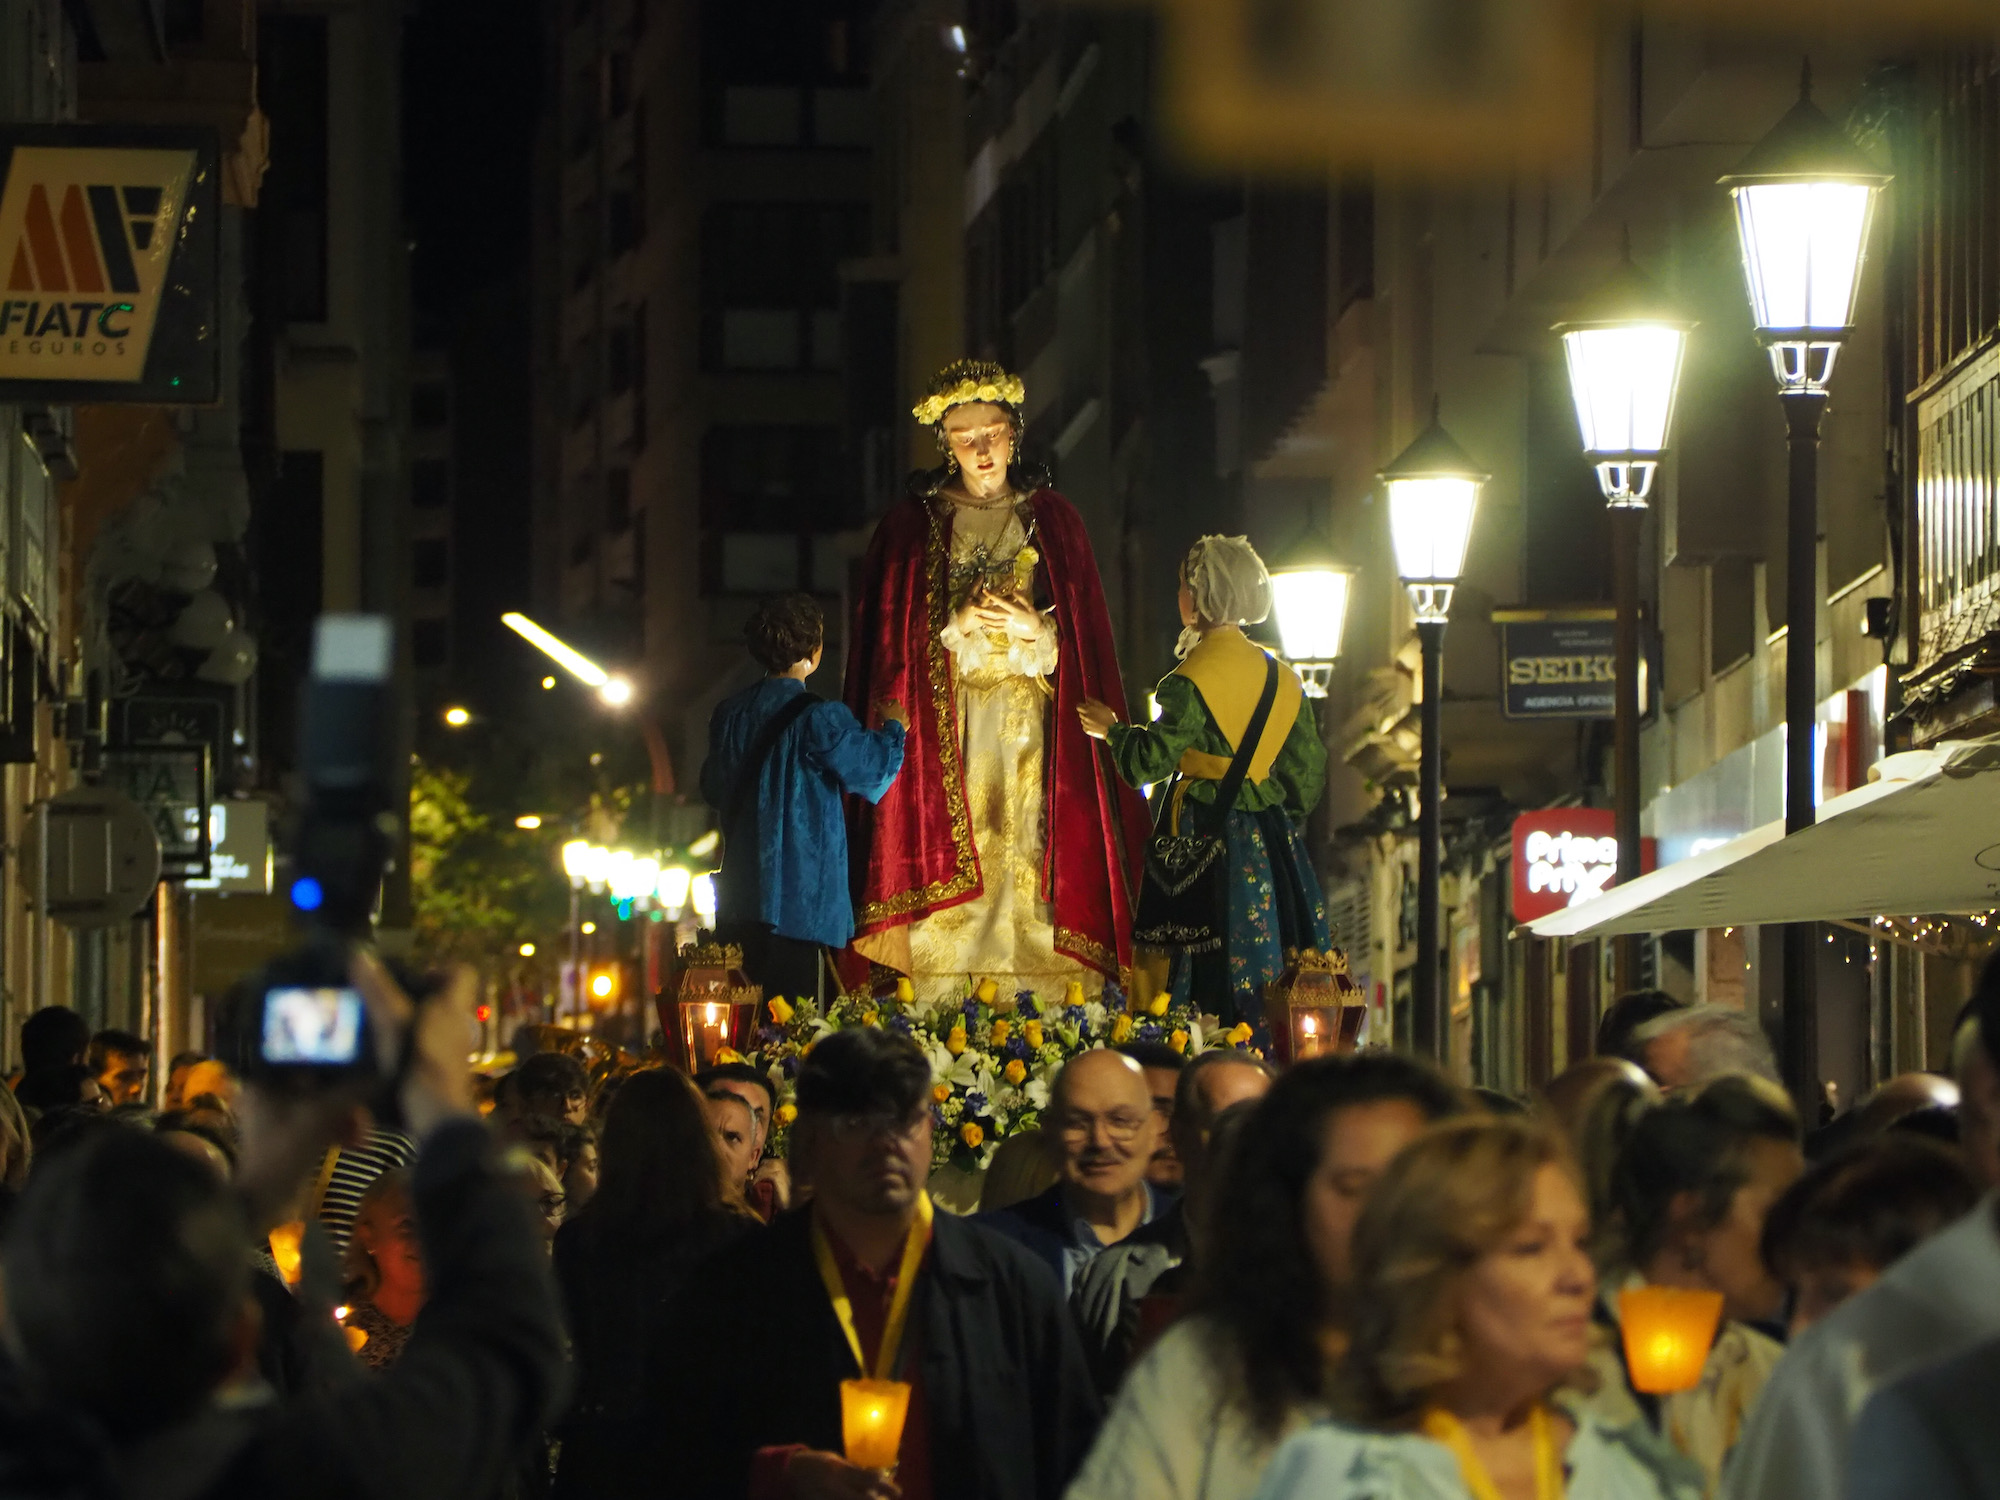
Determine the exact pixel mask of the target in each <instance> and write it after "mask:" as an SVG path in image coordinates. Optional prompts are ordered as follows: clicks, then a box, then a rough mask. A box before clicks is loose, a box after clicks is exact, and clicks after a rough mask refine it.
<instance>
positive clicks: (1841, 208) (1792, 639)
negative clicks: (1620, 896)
mask: <svg viewBox="0 0 2000 1500" xmlns="http://www.w3.org/2000/svg"><path fill="white" fill-rule="evenodd" d="M1888 181H1889V178H1888V175H1887V174H1886V173H1883V172H1880V171H1878V170H1876V168H1875V165H1874V164H1873V163H1872V162H1870V161H1869V160H1868V158H1867V157H1865V156H1863V155H1862V154H1861V152H1860V151H1859V150H1858V149H1856V147H1855V146H1854V145H1853V143H1852V142H1850V141H1849V140H1848V139H1847V137H1846V136H1845V135H1843V134H1842V133H1841V131H1840V130H1839V128H1838V127H1836V126H1835V125H1834V123H1833V121H1831V120H1829V119H1828V118H1827V117H1826V115H1825V114H1824V113H1823V112H1821V110H1820V109H1819V108H1818V107H1817V106H1816V105H1815V104H1814V103H1813V102H1812V72H1811V68H1810V66H1808V67H1807V69H1806V70H1805V72H1804V75H1803V76H1802V77H1801V79H1800V83H1799V102H1798V103H1797V104H1795V105H1793V106H1792V109H1791V112H1790V113H1789V114H1787V115H1786V116H1785V117H1784V119H1782V120H1780V121H1779V122H1778V124H1777V125H1776V126H1775V127H1774V128H1773V129H1772V131H1771V133H1770V134H1769V135H1767V136H1765V137H1764V139H1763V140H1762V141H1760V142H1759V143H1758V144H1757V145H1756V146H1754V147H1752V148H1751V151H1750V154H1749V155H1748V156H1747V157H1745V158H1744V159H1743V161H1742V163H1741V164H1740V165H1739V166H1738V167H1737V168H1736V170H1735V171H1734V172H1731V173H1730V174H1729V175H1728V176H1726V177H1724V178H1723V179H1722V185H1723V186H1724V187H1726V188H1728V189H1729V192H1730V196H1731V197H1733V198H1734V199H1735V201H1736V230H1737V235H1738V237H1739V239H1740V240H1741V242H1742V247H1743V270H1744V274H1745V276H1746V278H1747V279H1748V282H1749V290H1750V307H1751V311H1752V314H1753V315H1754V316H1755V318H1756V320H1757V337H1758V339H1759V340H1760V341H1761V342H1762V343H1763V344H1764V345H1765V346H1766V348H1768V349H1769V350H1770V354H1771V370H1772V373H1773V374H1774V375H1775V376H1776V377H1777V381H1778V395H1779V398H1780V400H1781V402H1782V403H1783V406H1784V410H1785V428H1786V431H1787V433H1788V434H1789V449H1790V484H1789V491H1790V495H1789V501H1788V504H1787V510H1786V531H1785V535H1786V546H1785V832H1786V833H1788V834H1789V833H1796V832H1797V831H1798V830H1799V829H1801V828H1810V827H1811V826H1812V823H1813V819H1814V816H1815V813H1814V809H1815V805H1816V803H1817V802H1818V796H1817V793H1818V790H1819V788H1818V787H1817V786H1816V785H1815V784H1814V781H1815V777H1814V774H1813V741H1814V730H1815V720H1816V718H1817V710H1818V703H1819V682H1818V673H1817V670H1816V669H1817V666H1818V657H1819V651H1818V643H1819V628H1818V626H1819V578H1818V574H1819V434H1820V424H1821V422H1822V420H1823V419H1824V418H1825V416H1826V406H1827V396H1828V386H1829V382H1830V381H1831V379H1832V377H1833V366H1834V360H1835V357H1836V356H1837V355H1838V354H1839V353H1840V347H1841V345H1842V344H1843V343H1845V342H1846V341H1847V338H1848V335H1849V334H1851V333H1852V332H1853V329H1854V307H1855V302H1856V300H1857V294H1858V292H1859V290H1860V284H1861V262H1862V259H1863V256H1864V254H1865V253H1866V250H1867V246H1868V226H1869V222H1870V220H1871V219H1872V218H1873V217H1874V212H1875V200H1876V199H1877V198H1878V197H1879V196H1880V195H1881V192H1882V189H1883V187H1884V186H1885V185H1886V184H1887V183H1888ZM1813 936H1814V929H1813V926H1812V924H1810V923H1794V924H1792V925H1790V926H1788V927H1787V928H1786V929H1785V998H1784V1038H1783V1047H1782V1052H1783V1057H1784V1069H1785V1081H1786V1083H1787V1084H1788V1085H1789V1086H1790V1088H1791V1091H1792V1096H1793V1098H1794V1099H1795V1100H1796V1101H1797V1102H1798V1104H1799V1107H1800V1109H1801V1110H1802V1111H1813V1110H1816V1109H1817V1108H1818V1098H1819V1024H1818V1023H1819V1015H1818V995H1817V990H1818V984H1817V975H1816V973H1815V965H1816V964H1817V962H1818V955H1817V954H1816V953H1815V952H1814V951H1813ZM1806 1118H1812V1115H1811V1114H1810V1113H1808V1114H1807V1115H1806Z"/></svg>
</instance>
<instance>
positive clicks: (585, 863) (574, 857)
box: [562, 839, 590, 880]
mask: <svg viewBox="0 0 2000 1500" xmlns="http://www.w3.org/2000/svg"><path fill="white" fill-rule="evenodd" d="M562 863H563V874H565V875H567V876H569V878H570V879H571V880H582V879H583V878H584V877H585V876H586V875H587V874H588V873H589V870H590V840H589V839H571V840H569V842H567V843H566V844H564V845H563V846H562Z"/></svg>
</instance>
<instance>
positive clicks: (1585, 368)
mask: <svg viewBox="0 0 2000 1500" xmlns="http://www.w3.org/2000/svg"><path fill="white" fill-rule="evenodd" d="M1691 326H1692V325H1691V324H1689V323H1686V322H1683V321H1682V320H1680V319H1679V318H1676V317H1675V316H1674V315H1673V313H1672V312H1671V311H1670V310H1669V309H1668V308H1667V307H1666V306H1665V304H1664V303H1663V301H1662V299H1661V298H1660V296H1659V293H1658V292H1657V290H1656V289H1655V288H1654V286H1653V284H1652V283H1651V282H1650V281H1648V280H1647V279H1646V278H1645V277H1644V276H1642V275H1641V274H1640V273H1639V269H1638V267H1636V266H1634V265H1633V264H1632V246H1631V242H1630V239H1629V237H1628V239H1627V242H1626V245H1625V256H1624V260H1623V263H1622V264H1621V265H1620V266H1619V267H1618V270H1617V271H1616V272H1615V273H1613V275H1612V277H1611V279H1610V281H1608V282H1607V283H1606V284H1605V285H1604V286H1603V287H1601V288H1600V289H1599V290H1598V291H1597V293H1596V294H1595V295H1594V296H1593V297H1592V298H1591V299H1590V300H1589V301H1588V302H1587V303H1585V304H1584V305H1583V306H1582V307H1580V308H1579V309H1578V310H1577V316H1576V317H1574V318H1572V319H1570V320H1569V321H1567V322H1563V323H1558V324H1557V325H1556V329H1555V331H1556V332H1557V333H1558V334H1560V335H1561V336H1562V342H1563V354H1564V356H1565V358H1566V360H1567V362H1568V365H1569V386H1570V395H1571V396H1572V398H1573V399H1574V400H1575V402H1576V423H1577V427H1578V429H1579V430H1580V431H1581V433H1582V435H1583V451H1584V455H1585V456H1586V457H1587V458H1590V459H1592V460H1594V462H1595V465H1596V469H1597V484H1598V488H1599V489H1600V490H1602V491H1603V492H1604V503H1605V505H1606V506H1607V507H1608V508H1609V509H1610V512H1611V593H1612V601H1613V603H1614V605H1615V606H1616V609H1617V615H1618V624H1617V635H1616V641H1615V645H1614V648H1613V650H1614V656H1615V662H1614V668H1613V675H1614V678H1615V681H1614V683H1613V695H1614V703H1613V719H1612V746H1613V754H1612V760H1613V765H1614V767H1615V770H1616V781H1617V794H1616V800H1615V803H1614V806H1615V808H1616V812H1617V835H1618V879H1619V881H1620V883H1623V882H1624V881H1627V880H1631V879H1633V878H1635V877H1636V876H1637V875H1638V873H1639V532H1640V527H1641V526H1642V525H1643V523H1644V521H1645V516H1646V502H1647V498H1648V496H1650V495H1651V493H1652V489H1653V480H1654V478H1655V476H1656V475H1657V474H1658V473H1659V467H1660V455H1661V454H1662V453H1663V452H1664V451H1665V450H1666V446H1667V434H1668V432H1669V430H1670V429H1671V427H1672V425H1673V416H1674V396H1675V393H1676V392H1677V391H1678V390H1679V388H1680V379H1681V364H1682V361H1683V358H1684V356H1685V355H1686V353H1687V338H1688V330H1689V328H1690V327H1691ZM1616 942H1617V946H1616V948H1615V949H1614V950H1613V952H1614V955H1615V958H1616V972H1617V979H1616V987H1617V989H1618V991H1619V992H1620V993H1621V994H1622V993H1624V992H1625V991H1627V990H1632V989H1636V988H1637V987H1638V984H1639V939H1638V938H1637V937H1636V936H1629V937H1621V938H1618V939H1617V940H1616Z"/></svg>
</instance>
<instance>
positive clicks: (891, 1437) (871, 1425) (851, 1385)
mask: <svg viewBox="0 0 2000 1500" xmlns="http://www.w3.org/2000/svg"><path fill="white" fill-rule="evenodd" d="M909 1414H910V1387H909V1385H908V1383H907V1382H905V1381H901V1380H843V1381H841V1382H840V1430H841V1436H842V1437H843V1438H844V1439H845V1441H846V1447H847V1461H848V1462H849V1463H851V1464H855V1465H857V1466H859V1467H860V1468H863V1469H877V1470H882V1471H885V1472H886V1471H888V1470H891V1469H894V1468H895V1467H896V1455H897V1454H898V1453H899V1452H900V1451H901V1449H902V1446H903V1421H904V1418H906V1417H907V1416H908V1415H909Z"/></svg>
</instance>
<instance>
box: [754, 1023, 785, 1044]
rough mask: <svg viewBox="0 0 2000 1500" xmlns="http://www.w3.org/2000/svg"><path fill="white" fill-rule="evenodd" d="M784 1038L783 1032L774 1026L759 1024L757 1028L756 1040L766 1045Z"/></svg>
mask: <svg viewBox="0 0 2000 1500" xmlns="http://www.w3.org/2000/svg"><path fill="white" fill-rule="evenodd" d="M784 1039H785V1034H784V1032H782V1031H780V1030H779V1029H778V1028H777V1027H775V1026H759V1027H758V1028H757V1040H758V1041H759V1042H762V1043H763V1044H764V1045H765V1046H767V1047H768V1046H770V1045H771V1044H772V1043H773V1042H782V1041H783V1040H784Z"/></svg>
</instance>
